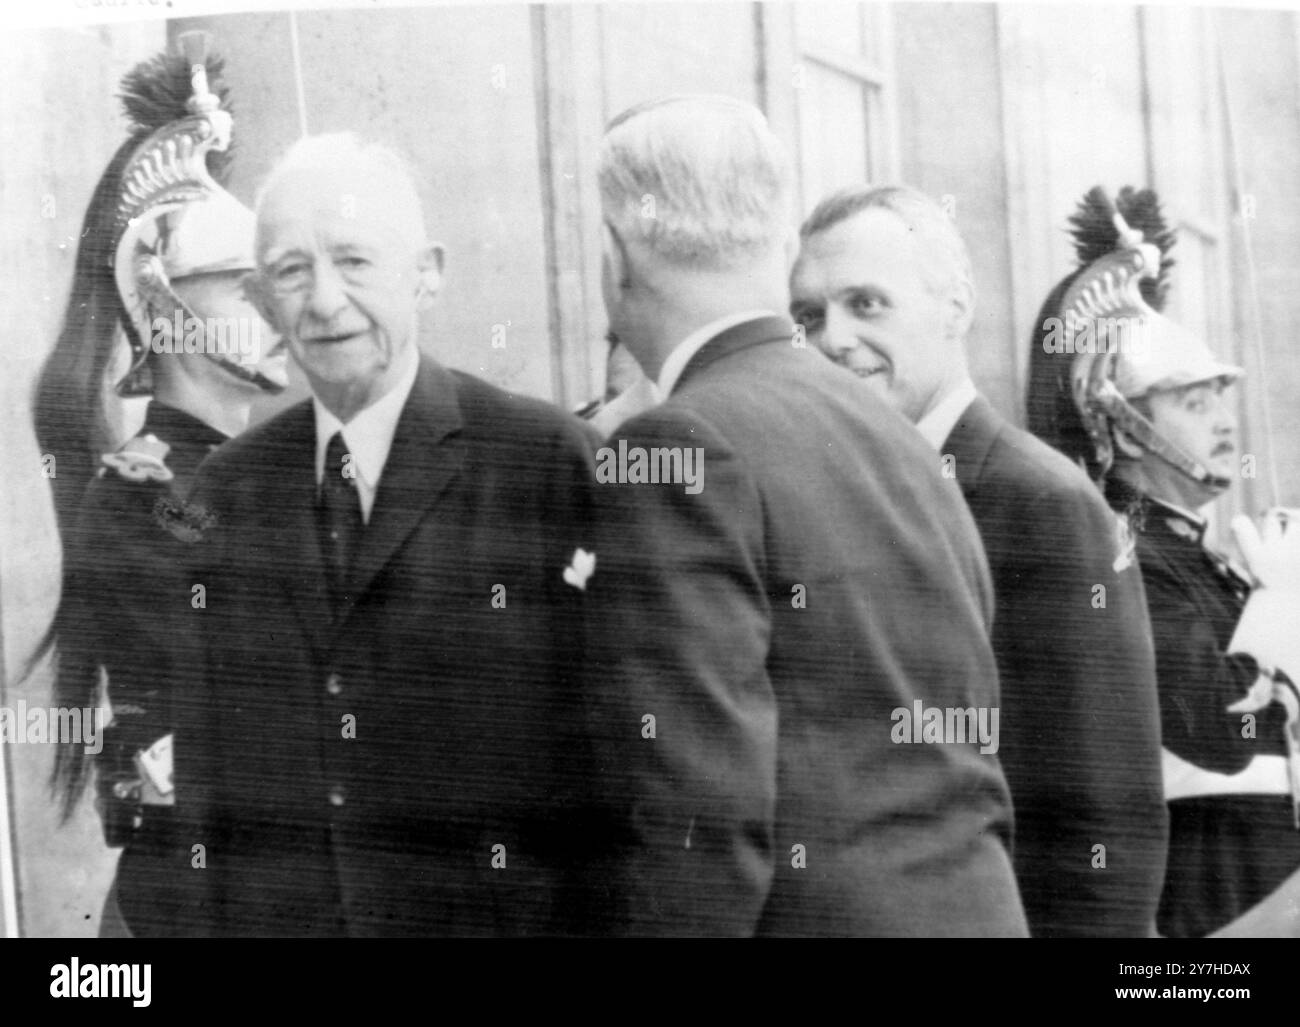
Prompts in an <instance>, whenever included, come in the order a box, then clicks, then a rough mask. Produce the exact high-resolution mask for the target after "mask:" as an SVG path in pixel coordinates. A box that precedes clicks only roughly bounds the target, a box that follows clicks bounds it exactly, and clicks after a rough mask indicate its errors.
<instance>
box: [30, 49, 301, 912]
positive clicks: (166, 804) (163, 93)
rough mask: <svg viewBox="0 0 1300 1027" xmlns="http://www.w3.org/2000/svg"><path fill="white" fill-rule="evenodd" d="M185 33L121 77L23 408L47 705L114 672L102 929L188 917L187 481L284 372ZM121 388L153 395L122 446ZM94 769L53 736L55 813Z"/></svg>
mask: <svg viewBox="0 0 1300 1027" xmlns="http://www.w3.org/2000/svg"><path fill="white" fill-rule="evenodd" d="M185 45H186V47H187V49H189V52H188V53H186V54H183V55H182V54H177V55H162V56H159V57H156V58H154V59H152V60H150V61H147V62H144V63H142V64H140V65H138V66H137V67H136V68H135V69H134V70H132V71H131V72H130V73H129V74H127V76H126V77H125V78H124V79H123V81H122V94H121V96H122V100H123V103H124V106H125V109H126V113H127V116H128V118H129V119H130V121H131V124H132V133H131V136H130V138H128V139H127V141H126V142H125V143H124V144H123V145H122V147H121V148H120V149H119V150H118V152H117V154H116V155H115V156H114V158H113V160H112V161H111V162H110V163H109V166H108V168H107V169H106V170H105V172H104V174H103V176H102V177H101V179H100V182H99V184H98V186H97V187H96V189H95V193H94V196H93V198H92V200H91V204H90V207H89V209H88V211H87V213H86V217H85V222H84V225H83V232H82V236H81V238H82V242H81V246H80V249H79V251H78V254H77V261H76V270H75V276H74V281H73V291H72V295H71V297H70V299H69V302H68V308H67V314H66V318H65V323H64V328H63V331H62V333H61V335H60V337H59V339H58V342H57V344H56V346H55V348H54V350H53V353H52V354H51V356H50V358H49V360H48V362H47V363H46V366H45V368H44V370H43V373H42V376H41V380H40V384H39V390H38V395H37V400H36V407H35V410H36V413H35V420H36V432H37V437H38V439H39V441H40V444H41V449H42V452H43V453H45V454H47V459H48V457H49V456H52V457H53V458H54V465H53V466H54V467H55V468H56V469H57V470H56V474H55V476H54V478H53V482H52V483H53V484H54V486H55V507H56V512H57V515H58V522H59V529H60V534H61V537H62V542H63V591H62V595H61V599H60V605H59V608H58V612H57V613H56V616H55V621H54V623H53V625H52V626H51V628H50V631H49V634H48V636H47V638H46V642H45V644H44V645H43V646H42V650H41V652H42V655H43V654H44V653H45V652H47V651H49V650H53V653H54V661H55V663H54V665H55V673H56V678H55V686H54V687H55V705H58V706H62V707H78V708H86V707H100V706H102V705H103V694H102V692H101V689H102V688H104V687H105V686H106V688H107V699H108V704H109V707H110V711H111V723H110V725H109V727H108V728H107V729H106V730H105V732H104V734H105V741H104V745H103V749H102V752H101V753H100V755H99V756H98V757H97V758H96V761H95V765H96V773H95V774H94V777H95V778H96V780H97V791H98V800H97V803H96V805H97V806H98V809H99V811H100V815H101V817H102V820H103V827H104V835H105V839H106V841H107V842H108V844H109V845H110V846H124V851H123V854H122V856H121V859H120V862H119V863H118V868H117V879H116V882H115V885H114V890H113V893H110V896H109V900H108V902H107V903H106V904H105V911H104V919H103V922H102V925H101V933H103V934H107V935H112V934H121V933H125V931H129V932H131V933H135V934H142V935H169V934H179V933H186V921H187V917H188V914H187V910H186V906H187V903H188V902H189V900H187V898H186V894H187V889H186V884H187V878H188V877H189V875H191V874H193V873H194V870H193V869H192V867H191V856H192V854H191V839H190V837H189V836H190V834H191V833H192V832H187V831H185V829H184V826H183V823H182V822H181V820H180V819H179V818H178V817H177V815H176V805H175V802H174V793H173V789H172V782H171V764H172V754H171V731H172V724H173V719H174V709H175V707H176V706H177V705H178V704H179V703H181V702H183V701H184V697H183V696H182V695H178V694H174V690H173V686H174V685H176V683H177V682H178V681H180V680H182V679H183V677H184V675H185V673H186V672H187V670H188V668H189V667H190V665H191V664H192V663H193V661H194V659H195V654H196V653H197V652H198V648H197V647H198V637H199V633H200V630H201V627H202V622H201V618H202V617H203V609H204V598H203V594H202V587H201V583H197V582H195V581H193V580H191V576H190V575H188V574H187V573H186V571H185V564H186V556H187V547H186V543H187V542H189V541H191V540H193V539H194V538H195V537H197V535H198V534H199V533H200V532H201V531H202V530H203V528H204V526H205V525H204V521H205V515H204V512H203V511H202V510H200V509H197V508H193V507H191V506H189V505H188V503H187V497H188V493H189V489H190V486H191V483H192V480H193V477H194V474H195V471H196V470H197V468H198V465H199V463H200V461H202V460H203V459H204V458H205V457H206V456H207V455H208V454H209V453H210V452H211V451H212V450H213V449H215V448H216V447H217V446H218V445H219V444H221V443H222V442H223V441H225V440H226V439H227V438H228V437H230V436H232V435H235V434H238V433H239V432H240V431H242V430H243V429H244V428H245V427H246V426H247V423H248V419H249V413H250V407H251V404H252V402H253V401H254V400H255V399H256V398H258V397H259V396H261V395H263V394H273V393H277V392H279V391H281V390H282V389H283V388H284V387H285V384H286V377H285V361H284V355H283V347H281V346H279V345H278V343H277V340H276V339H275V338H274V336H273V334H272V332H271V330H270V329H269V327H268V326H267V325H266V324H265V322H263V321H262V319H261V318H260V316H259V315H258V314H257V313H256V310H255V309H254V308H253V307H252V306H251V305H250V304H249V303H248V302H247V301H246V300H245V299H244V297H243V291H242V284H241V279H242V277H243V275H244V274H246V273H247V272H248V271H249V270H250V269H251V268H252V267H253V261H252V245H253V218H252V212H251V211H249V210H248V209H247V208H246V207H244V206H242V205H241V204H240V203H239V202H238V201H237V200H236V199H235V198H234V197H233V196H231V195H230V194H229V193H228V192H227V191H226V190H225V189H224V188H223V187H222V186H221V185H220V184H219V182H218V178H219V177H220V176H221V175H222V173H223V171H224V169H225V168H226V167H227V165H228V162H229V156H230V154H229V147H230V142H231V130H232V119H231V114H230V112H229V111H228V110H227V109H226V108H225V90H224V89H223V88H222V87H221V85H220V84H219V75H220V72H221V67H222V62H221V61H220V59H218V58H216V57H211V58H208V57H205V55H204V54H203V53H202V48H203V41H202V39H201V38H199V39H194V38H190V39H187V40H185ZM126 360H129V367H127V369H126V373H125V375H124V376H122V377H121V378H120V380H116V381H115V379H117V378H118V374H120V371H121V368H122V364H123V363H124V362H125V361H126ZM114 393H115V394H116V396H117V397H121V398H131V397H152V399H151V401H150V402H149V403H148V406H147V408H146V411H145V418H144V423H143V426H142V427H141V428H140V429H139V431H138V433H137V434H135V436H134V437H132V438H130V439H129V441H126V442H125V443H123V444H120V445H117V443H119V442H120V441H121V434H120V433H119V434H117V435H116V437H114V431H113V426H112V423H111V422H112V421H113V420H114V416H113V415H114V411H120V410H121V409H122V407H121V405H120V404H118V403H117V402H116V400H115V399H114V398H113V394H114ZM65 742H66V740H65ZM91 776H92V775H91V773H90V760H89V757H87V756H85V755H84V747H83V746H82V745H80V744H77V745H73V744H63V745H61V746H60V747H59V748H58V749H57V750H56V757H55V767H54V787H55V790H56V794H57V797H58V800H59V802H60V803H61V806H62V812H63V815H64V816H65V817H67V816H69V815H71V813H72V811H73V810H74V809H75V807H76V805H77V803H78V801H79V800H80V798H81V796H82V793H83V791H84V788H85V786H86V784H87V783H88V781H89V780H90V778H91ZM119 910H120V915H119Z"/></svg>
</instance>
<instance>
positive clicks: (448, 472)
mask: <svg viewBox="0 0 1300 1027" xmlns="http://www.w3.org/2000/svg"><path fill="white" fill-rule="evenodd" d="M461 426H462V420H461V412H460V404H459V402H458V400H457V395H456V383H455V379H454V378H453V377H452V375H451V373H450V372H449V371H447V370H445V369H444V368H442V367H440V366H438V365H437V364H435V363H433V362H432V361H428V360H425V359H424V358H421V360H420V370H419V373H418V374H417V376H416V379H415V385H414V387H413V388H412V389H411V395H410V398H409V399H407V401H406V406H405V407H404V408H403V409H402V416H401V418H400V419H399V420H398V422H397V430H396V432H395V433H394V435H393V445H392V449H390V450H389V453H388V462H387V463H386V464H385V465H384V471H383V474H382V475H381V476H380V479H379V489H378V491H377V492H376V494H375V503H374V506H373V507H372V508H371V511H370V523H369V524H367V525H366V527H365V530H364V531H363V532H362V535H361V543H360V545H359V547H358V549H357V555H356V559H355V560H354V562H353V565H352V571H351V573H350V574H349V576H348V587H347V590H346V591H347V599H346V601H345V602H346V606H345V608H344V610H342V611H341V613H340V617H339V621H340V623H342V622H343V621H345V620H346V619H347V617H348V615H349V614H350V613H351V612H352V610H353V609H354V608H355V606H356V604H357V601H358V600H359V599H360V598H361V596H363V595H365V593H366V591H367V590H368V589H369V588H370V585H371V583H372V582H373V581H374V579H375V575H377V574H378V573H379V572H380V571H381V570H382V569H383V567H384V565H385V564H386V563H388V561H389V560H390V559H391V558H392V556H393V553H394V552H396V551H397V549H398V547H400V546H401V545H402V543H403V542H405V541H406V538H407V536H409V535H410V534H411V532H412V531H414V530H415V528H416V526H417V525H418V524H419V523H420V521H421V520H422V519H423V518H424V516H425V514H426V513H427V512H428V511H429V510H430V509H431V508H432V507H433V506H434V504H435V503H436V502H437V500H438V498H439V496H441V494H442V493H443V491H444V490H445V489H446V488H447V486H448V485H449V484H450V483H451V481H452V480H453V479H454V478H455V477H456V475H457V474H459V473H460V469H461V466H462V465H463V464H464V462H465V455H466V451H467V446H466V443H465V441H464V440H463V439H462V438H460V437H459V435H458V433H459V431H460V429H461ZM317 559H318V560H319V555H318V557H317ZM322 573H323V571H322Z"/></svg>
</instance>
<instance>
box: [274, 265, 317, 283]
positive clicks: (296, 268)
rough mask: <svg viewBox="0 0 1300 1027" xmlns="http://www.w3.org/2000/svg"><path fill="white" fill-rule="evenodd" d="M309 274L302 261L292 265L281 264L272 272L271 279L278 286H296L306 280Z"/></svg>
mask: <svg viewBox="0 0 1300 1027" xmlns="http://www.w3.org/2000/svg"><path fill="white" fill-rule="evenodd" d="M307 274H308V269H307V265H306V264H305V263H302V262H300V261H296V262H294V263H292V264H281V265H280V266H279V267H277V268H275V269H274V270H272V272H271V279H272V281H274V282H275V284H276V285H279V286H285V285H294V284H296V283H298V282H301V281H303V280H305V279H306V277H307Z"/></svg>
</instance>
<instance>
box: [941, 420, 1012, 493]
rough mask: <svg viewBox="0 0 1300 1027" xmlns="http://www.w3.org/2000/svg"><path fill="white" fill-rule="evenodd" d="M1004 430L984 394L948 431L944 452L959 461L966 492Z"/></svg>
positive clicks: (978, 474) (975, 480)
mask: <svg viewBox="0 0 1300 1027" xmlns="http://www.w3.org/2000/svg"><path fill="white" fill-rule="evenodd" d="M1001 430H1002V420H1001V418H1000V417H999V416H998V413H997V411H996V410H994V409H993V407H992V405H991V404H990V403H989V401H988V400H987V399H985V398H984V397H983V396H976V397H975V400H974V402H972V403H971V405H970V406H968V407H967V408H966V409H965V410H964V411H963V412H962V415H961V418H960V419H959V420H958V421H957V424H956V425H955V426H954V427H953V430H952V431H951V432H949V433H948V438H947V439H946V440H945V441H944V444H943V452H944V453H945V454H951V456H952V457H953V460H954V462H955V465H956V472H957V482H958V484H960V485H961V489H962V492H963V493H965V494H966V495H967V496H969V495H971V494H972V493H973V492H974V491H975V487H976V485H977V484H978V483H979V480H980V476H981V475H982V474H983V473H984V464H985V461H987V460H988V456H989V452H990V451H991V450H992V448H993V442H994V440H995V439H996V438H997V436H998V432H1000V431H1001Z"/></svg>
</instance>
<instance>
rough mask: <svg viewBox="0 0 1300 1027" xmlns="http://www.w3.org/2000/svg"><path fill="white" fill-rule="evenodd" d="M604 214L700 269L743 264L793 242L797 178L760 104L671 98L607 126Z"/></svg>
mask: <svg viewBox="0 0 1300 1027" xmlns="http://www.w3.org/2000/svg"><path fill="white" fill-rule="evenodd" d="M598 177H599V183H600V199H601V208H602V211H603V213H604V216H605V220H606V221H607V222H608V223H609V224H610V225H611V226H612V227H613V229H614V230H615V232H616V233H617V234H618V235H619V236H620V237H621V238H622V239H623V240H624V241H625V242H626V241H633V240H634V241H638V242H640V243H641V244H642V245H644V246H645V247H647V248H648V249H649V250H650V251H651V252H652V253H654V254H655V255H656V256H658V257H659V258H661V259H663V260H665V261H667V262H670V263H673V264H678V265H683V266H687V267H692V268H702V269H712V270H723V269H732V268H735V267H738V266H743V265H744V264H745V263H747V262H748V261H750V260H753V259H754V258H756V257H760V256H762V255H764V254H766V253H768V252H769V251H770V250H771V249H773V248H774V247H775V246H777V245H779V244H780V243H781V242H782V241H783V240H784V238H785V235H786V232H787V231H788V228H789V224H790V211H791V184H792V181H793V174H792V171H791V167H790V161H789V157H788V155H787V153H786V150H785V147H784V146H782V145H781V142H780V141H779V140H778V139H777V138H776V136H775V135H773V133H772V130H771V129H770V128H769V127H768V124H767V119H766V118H765V117H764V116H763V114H762V113H761V112H760V111H759V110H758V108H756V107H754V106H752V105H751V104H748V103H742V102H741V101H739V100H735V99H732V98H731V97H728V96H713V95H686V96H671V97H666V98H663V99H660V100H655V101H652V102H650V103H645V104H639V105H637V106H635V107H632V108H629V109H628V110H626V111H624V112H623V113H622V114H620V115H618V116H617V117H615V118H614V119H613V120H612V121H611V122H610V123H609V125H608V126H607V127H606V129H605V137H604V140H603V142H602V144H601V149H600V158H599V172H598Z"/></svg>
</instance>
